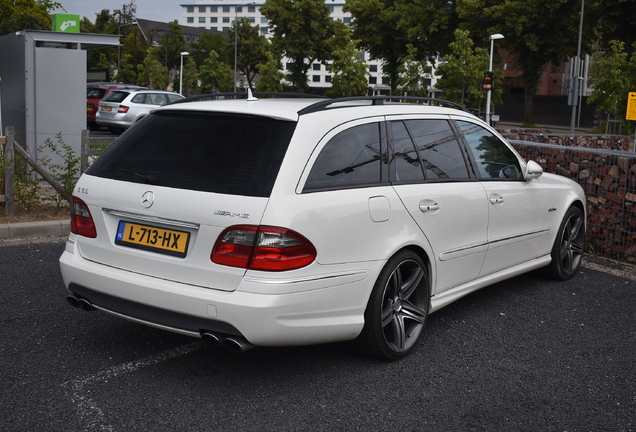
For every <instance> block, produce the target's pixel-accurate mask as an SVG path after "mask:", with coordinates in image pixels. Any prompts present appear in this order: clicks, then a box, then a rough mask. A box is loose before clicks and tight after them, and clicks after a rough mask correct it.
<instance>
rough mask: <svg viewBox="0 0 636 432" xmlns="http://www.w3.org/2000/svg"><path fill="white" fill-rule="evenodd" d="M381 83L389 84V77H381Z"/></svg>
mask: <svg viewBox="0 0 636 432" xmlns="http://www.w3.org/2000/svg"><path fill="white" fill-rule="evenodd" d="M382 84H384V85H389V84H391V80H390V79H389V77H382Z"/></svg>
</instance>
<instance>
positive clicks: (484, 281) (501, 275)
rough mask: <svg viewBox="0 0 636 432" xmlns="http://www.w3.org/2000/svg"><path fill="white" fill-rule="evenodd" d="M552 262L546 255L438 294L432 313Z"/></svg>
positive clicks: (433, 300)
mask: <svg viewBox="0 0 636 432" xmlns="http://www.w3.org/2000/svg"><path fill="white" fill-rule="evenodd" d="M550 261H552V258H551V257H550V255H545V256H542V257H539V258H536V259H534V260H532V261H528V262H525V263H523V264H519V265H517V266H514V267H511V268H509V269H506V270H502V271H500V272H497V273H493V274H490V275H487V276H484V277H482V278H479V279H477V280H474V281H472V282H469V283H466V284H463V285H460V286H457V287H455V288H451V289H449V290H447V291H444V292H442V293H440V294H437V295H435V296H433V297H431V309H430V313H433V312H435V311H438V310H440V309H441V308H443V307H444V306H448V305H449V304H451V303H453V302H454V301H456V300H459V299H460V298H462V297H464V296H466V295H468V294H470V293H472V292H474V291H477V290H478V289H481V288H483V287H486V286H488V285H492V284H495V283H497V282H501V281H503V280H506V279H510V278H513V277H515V276H519V275H520V274H524V273H527V272H529V271H532V270H536V269H538V268H541V267H545V266H546V265H548V264H550Z"/></svg>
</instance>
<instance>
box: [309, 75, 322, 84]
mask: <svg viewBox="0 0 636 432" xmlns="http://www.w3.org/2000/svg"><path fill="white" fill-rule="evenodd" d="M311 81H312V82H320V75H312V76H311Z"/></svg>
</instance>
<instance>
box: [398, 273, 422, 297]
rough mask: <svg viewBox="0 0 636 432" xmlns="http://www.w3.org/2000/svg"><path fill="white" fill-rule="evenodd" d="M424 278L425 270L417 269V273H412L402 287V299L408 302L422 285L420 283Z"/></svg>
mask: <svg viewBox="0 0 636 432" xmlns="http://www.w3.org/2000/svg"><path fill="white" fill-rule="evenodd" d="M423 277H424V269H422V268H421V267H419V266H418V267H417V269H416V270H415V271H413V272H412V273H411V275H410V276H409V278H408V279H407V280H406V281H404V282H403V284H402V285H400V298H402V299H403V300H407V299H408V298H409V297H411V294H413V292H415V289H416V288H417V287H418V286H419V285H420V281H421V280H422V278H423Z"/></svg>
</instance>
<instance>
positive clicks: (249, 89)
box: [247, 87, 258, 102]
mask: <svg viewBox="0 0 636 432" xmlns="http://www.w3.org/2000/svg"><path fill="white" fill-rule="evenodd" d="M247 100H248V101H250V102H251V101H257V100H258V98H255V97H254V95H253V94H252V89H251V88H249V87H248V88H247Z"/></svg>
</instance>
